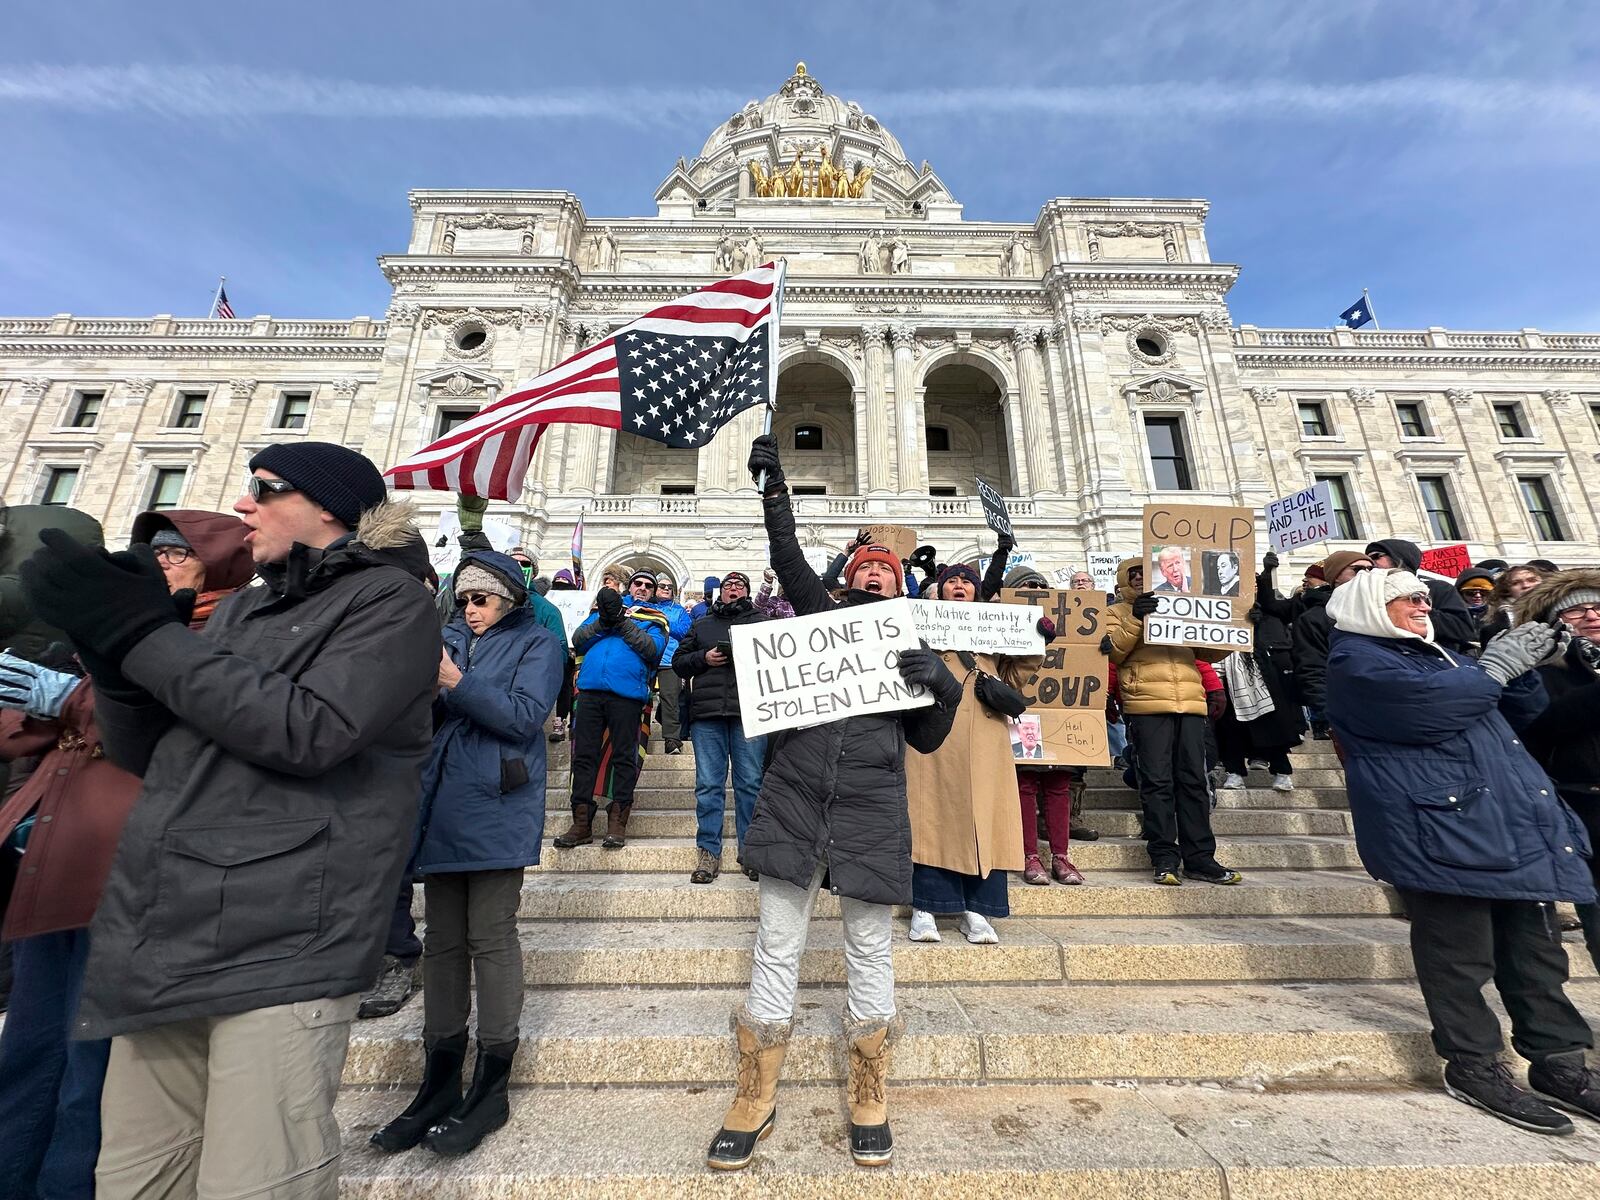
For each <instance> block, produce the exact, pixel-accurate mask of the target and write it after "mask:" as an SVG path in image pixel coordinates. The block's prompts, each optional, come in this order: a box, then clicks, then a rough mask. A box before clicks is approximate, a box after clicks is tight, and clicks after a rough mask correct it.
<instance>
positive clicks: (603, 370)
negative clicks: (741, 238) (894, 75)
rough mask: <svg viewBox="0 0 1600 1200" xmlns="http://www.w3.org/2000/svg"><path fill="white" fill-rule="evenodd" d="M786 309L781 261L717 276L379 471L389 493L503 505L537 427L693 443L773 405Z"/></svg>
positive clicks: (523, 468) (518, 480)
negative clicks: (416, 492) (425, 492)
mask: <svg viewBox="0 0 1600 1200" xmlns="http://www.w3.org/2000/svg"><path fill="white" fill-rule="evenodd" d="M782 308H783V264H782V263H768V264H767V265H766V266H763V267H758V268H756V269H755V270H753V271H746V272H745V273H744V274H743V275H735V276H733V277H732V278H729V279H721V280H718V281H717V282H716V283H713V284H710V285H708V286H707V287H704V288H701V289H700V290H699V291H696V292H691V293H689V295H687V296H683V297H681V298H680V299H677V300H674V301H673V302H672V303H670V304H665V305H662V306H661V307H660V308H655V309H651V310H650V311H649V312H647V313H645V314H644V315H643V316H641V317H638V318H637V319H635V320H633V321H630V322H629V323H628V324H626V325H624V326H622V328H620V329H618V330H616V331H615V332H613V333H612V334H610V335H609V336H608V337H606V338H603V339H602V340H600V341H598V342H596V343H595V344H594V345H592V346H588V347H585V348H584V349H582V350H580V351H578V352H577V353H576V354H574V355H573V356H572V357H571V358H568V359H565V360H564V361H562V362H559V363H557V364H556V365H555V366H553V367H551V368H550V369H549V370H548V371H545V372H544V373H543V374H541V375H538V376H536V377H535V378H533V379H530V380H528V381H527V382H526V383H521V384H518V385H517V386H516V387H514V388H513V389H512V390H511V392H510V393H509V394H508V395H507V396H505V397H504V398H503V399H501V400H497V401H496V402H495V403H493V404H491V405H490V406H489V407H488V408H485V409H484V410H483V411H482V412H480V413H478V415H477V416H475V417H473V418H472V419H471V420H470V421H465V422H463V423H462V424H460V425H458V426H456V427H455V428H454V429H452V430H451V431H450V432H449V433H447V434H446V435H445V436H444V437H441V438H439V439H438V440H437V441H435V442H432V443H430V444H429V445H427V446H425V447H424V448H423V449H421V450H419V451H418V452H417V453H416V454H414V455H412V456H411V457H410V458H408V459H406V460H405V461H404V462H402V463H399V464H397V465H396V466H393V467H390V468H389V470H387V471H385V472H384V474H385V475H387V476H389V477H390V482H391V485H392V486H393V487H396V488H418V489H431V490H433V491H446V492H457V493H459V494H461V495H464V496H482V497H485V498H487V499H491V500H510V499H513V498H515V497H516V496H517V495H519V494H520V493H521V491H522V481H523V477H524V476H525V475H526V474H527V470H528V464H529V463H530V462H531V461H532V460H533V452H534V449H535V448H536V447H537V446H538V444H539V438H540V437H542V436H543V434H544V430H545V427H546V426H548V425H554V424H559V423H561V422H571V423H575V424H585V425H603V426H608V427H610V428H612V429H625V430H627V431H628V432H629V433H633V434H637V435H638V436H639V437H643V438H649V439H650V440H651V441H656V442H661V443H663V444H664V445H668V446H674V447H679V448H682V449H697V448H698V447H700V446H702V445H704V444H705V443H706V442H708V441H710V440H711V438H712V436H713V435H715V433H716V432H717V430H718V429H721V428H722V426H724V425H725V424H727V423H728V422H729V421H730V420H732V419H733V417H734V416H736V415H737V414H738V413H740V412H743V411H744V410H745V409H747V408H751V407H753V406H755V405H757V404H766V405H768V406H771V404H772V403H773V399H774V397H775V395H776V391H777V370H776V350H777V341H778V320H779V315H780V313H781V311H782Z"/></svg>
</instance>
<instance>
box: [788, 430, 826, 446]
mask: <svg viewBox="0 0 1600 1200" xmlns="http://www.w3.org/2000/svg"><path fill="white" fill-rule="evenodd" d="M794 448H795V449H796V450H821V449H822V426H821V425H796V426H795V427H794Z"/></svg>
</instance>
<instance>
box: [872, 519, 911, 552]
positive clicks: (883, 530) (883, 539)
mask: <svg viewBox="0 0 1600 1200" xmlns="http://www.w3.org/2000/svg"><path fill="white" fill-rule="evenodd" d="M866 532H867V535H868V536H869V537H870V538H872V545H874V546H887V547H888V548H889V549H890V550H892V551H894V556H895V557H896V558H902V559H904V558H910V557H911V552H912V551H913V550H915V549H916V548H917V531H916V530H915V529H912V528H911V527H910V526H909V525H868V526H866Z"/></svg>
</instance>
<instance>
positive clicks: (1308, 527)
mask: <svg viewBox="0 0 1600 1200" xmlns="http://www.w3.org/2000/svg"><path fill="white" fill-rule="evenodd" d="M1337 529H1338V524H1337V522H1335V520H1334V518H1333V485H1332V484H1331V483H1329V482H1328V481H1327V480H1326V479H1324V480H1322V481H1321V482H1320V483H1315V484H1312V485H1311V486H1310V487H1308V488H1301V489H1300V490H1299V491H1298V492H1291V493H1290V494H1289V495H1287V496H1285V497H1283V499H1281V500H1274V501H1272V502H1271V503H1270V504H1268V505H1267V537H1268V538H1269V539H1270V540H1271V542H1272V548H1273V549H1274V550H1293V549H1295V548H1296V547H1298V546H1309V545H1311V544H1312V543H1313V542H1325V541H1327V540H1328V539H1329V538H1331V537H1333V536H1334V534H1335V533H1336V532H1337Z"/></svg>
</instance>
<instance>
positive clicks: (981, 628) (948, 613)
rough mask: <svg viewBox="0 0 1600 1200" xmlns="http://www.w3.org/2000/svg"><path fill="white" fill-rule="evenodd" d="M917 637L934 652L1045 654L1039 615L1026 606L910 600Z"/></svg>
mask: <svg viewBox="0 0 1600 1200" xmlns="http://www.w3.org/2000/svg"><path fill="white" fill-rule="evenodd" d="M911 616H912V618H913V619H914V620H915V621H916V623H917V636H919V637H920V638H922V640H923V641H925V642H927V643H928V645H930V646H932V647H933V648H934V649H935V650H970V651H971V652H972V653H974V654H1010V655H1013V656H1016V657H1019V658H1020V657H1026V656H1028V655H1031V654H1043V653H1044V636H1043V635H1042V634H1041V633H1040V632H1039V630H1038V624H1039V614H1038V613H1036V612H1035V611H1034V610H1033V609H1032V608H1031V607H1029V606H1028V605H1025V604H982V603H978V602H967V603H962V602H959V601H954V600H913V601H911Z"/></svg>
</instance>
